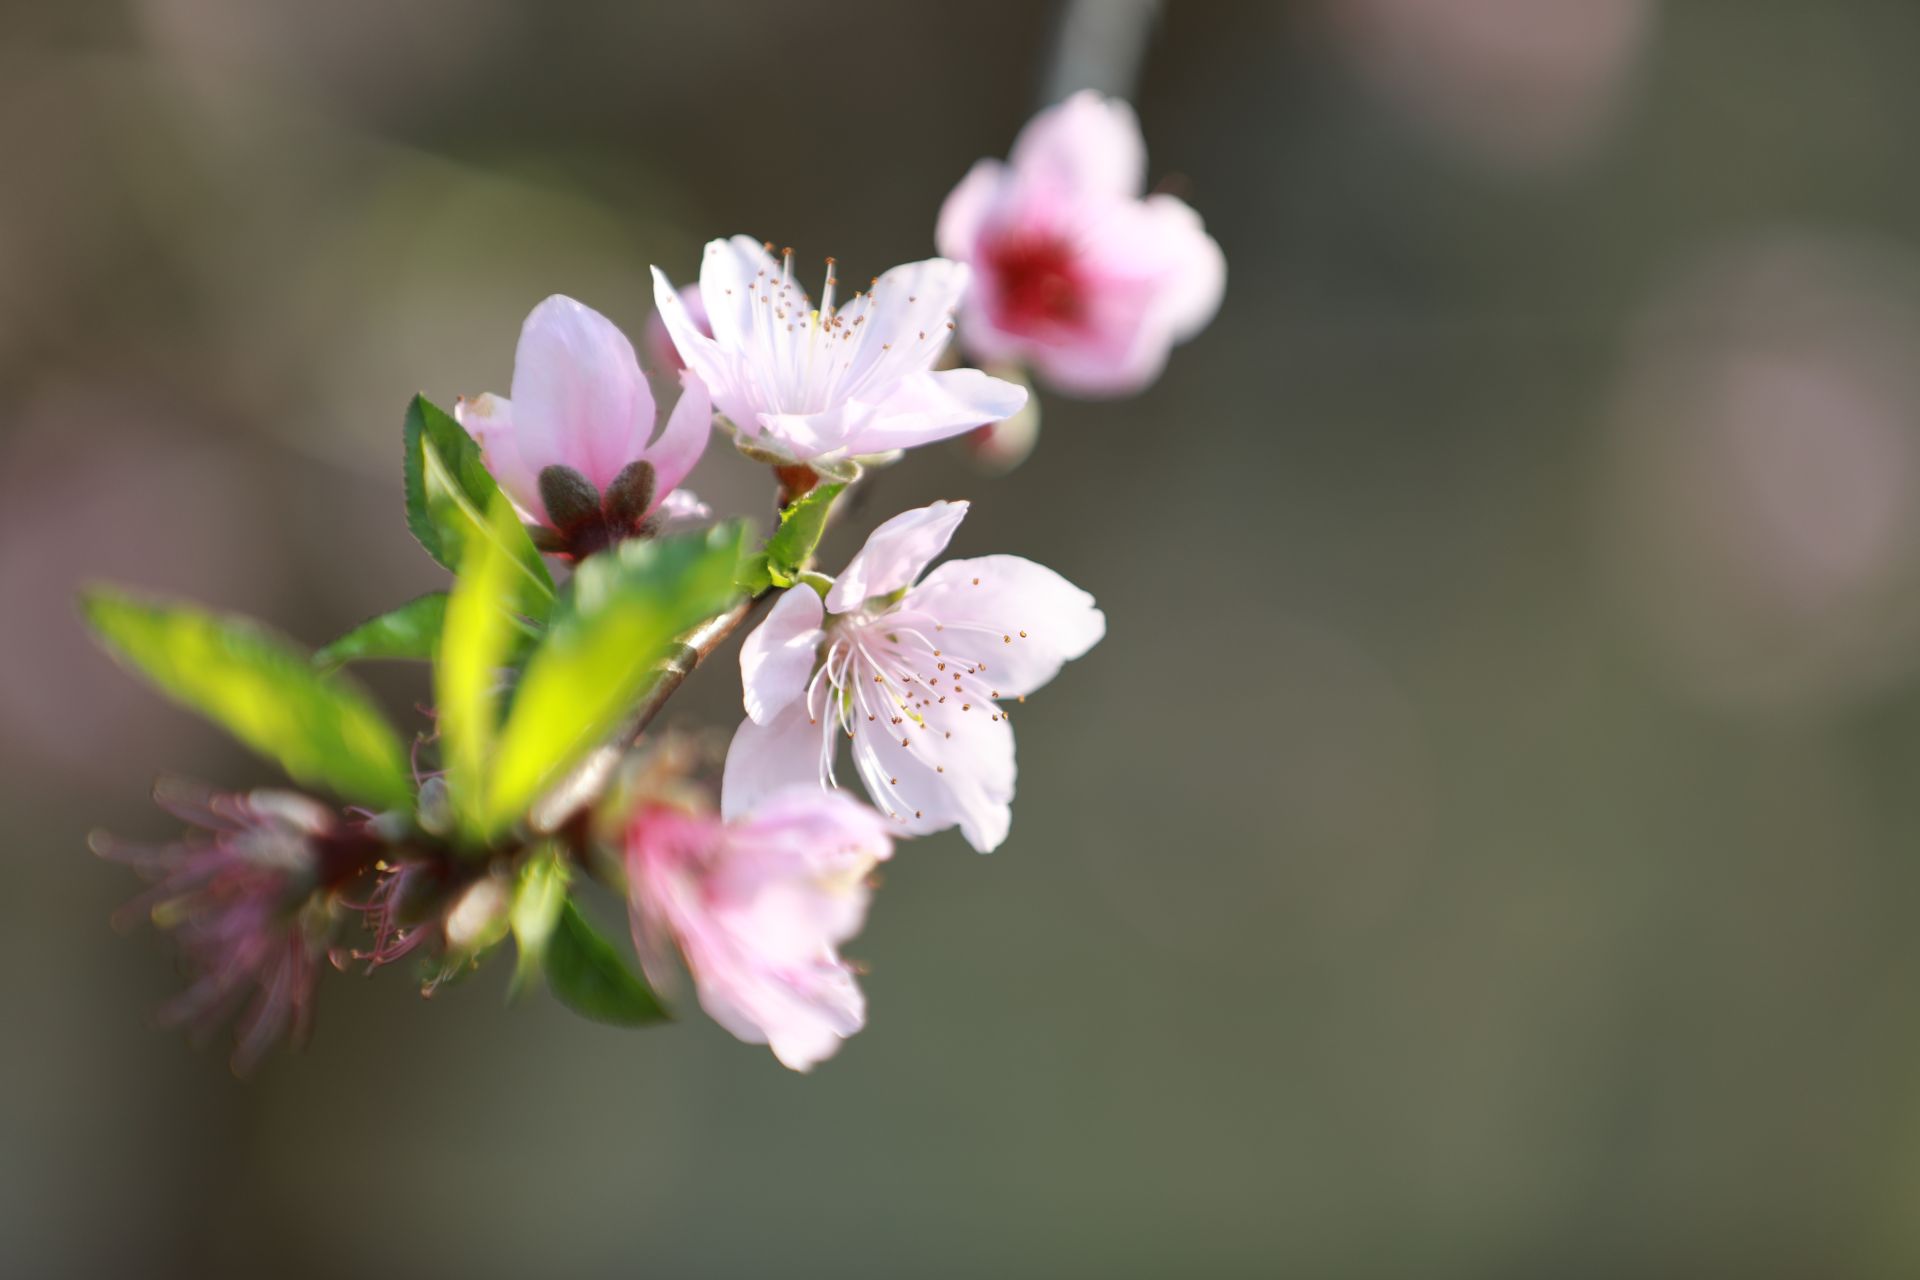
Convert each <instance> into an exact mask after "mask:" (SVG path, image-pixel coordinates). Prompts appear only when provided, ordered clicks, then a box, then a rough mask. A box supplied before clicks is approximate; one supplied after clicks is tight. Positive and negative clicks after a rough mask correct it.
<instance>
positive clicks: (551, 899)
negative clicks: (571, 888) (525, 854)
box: [508, 846, 568, 995]
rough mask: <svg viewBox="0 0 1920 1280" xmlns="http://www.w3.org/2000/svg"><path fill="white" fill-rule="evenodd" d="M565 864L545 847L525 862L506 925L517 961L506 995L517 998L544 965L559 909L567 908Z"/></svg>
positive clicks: (556, 852) (557, 855)
mask: <svg viewBox="0 0 1920 1280" xmlns="http://www.w3.org/2000/svg"><path fill="white" fill-rule="evenodd" d="M567 879H568V875H567V864H566V861H565V859H563V858H562V857H561V856H560V852H559V850H558V849H555V848H553V847H552V846H548V847H547V848H545V849H542V850H541V851H540V852H538V853H536V854H535V855H534V856H533V857H531V858H529V859H527V861H526V863H525V864H524V865H523V866H522V867H521V868H520V882H519V884H518V885H516V886H515V888H514V892H513V910H512V911H511V913H510V914H509V915H508V923H510V924H511V925H512V926H513V941H514V946H515V948H516V950H517V951H518V953H519V955H518V959H517V960H516V961H515V964H514V967H513V984H512V986H511V987H510V988H509V994H511V995H518V994H519V993H520V992H521V991H523V990H525V989H526V986H527V984H528V983H529V982H531V981H532V980H533V979H534V978H535V977H537V976H538V975H539V973H540V971H541V969H542V968H543V967H544V966H545V963H546V954H547V944H548V942H550V941H551V940H552V938H553V931H554V929H555V927H556V926H558V924H559V923H560V912H561V909H562V908H564V907H565V906H566V905H567Z"/></svg>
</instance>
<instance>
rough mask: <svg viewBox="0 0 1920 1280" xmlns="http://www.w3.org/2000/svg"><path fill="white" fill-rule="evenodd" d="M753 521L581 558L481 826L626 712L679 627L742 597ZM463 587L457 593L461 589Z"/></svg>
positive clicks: (522, 702)
mask: <svg viewBox="0 0 1920 1280" xmlns="http://www.w3.org/2000/svg"><path fill="white" fill-rule="evenodd" d="M743 534H744V527H743V526H741V525H739V524H737V523H736V524H730V525H722V526H720V527H719V528H716V529H713V530H710V531H708V532H706V533H704V534H686V535H683V536H681V537H677V538H662V539H658V540H653V541H638V540H636V541H630V542H624V543H621V544H619V545H618V546H615V547H613V548H610V549H609V550H607V551H604V552H601V553H600V554H598V555H595V556H592V557H591V558H589V559H587V560H586V561H584V562H582V563H581V565H580V568H579V570H578V571H577V572H576V573H575V574H574V578H573V584H572V593H571V598H570V599H569V600H568V602H567V604H566V605H565V607H563V608H562V609H561V610H560V611H559V612H557V613H556V614H555V615H554V616H553V618H552V621H551V623H550V625H549V626H548V629H547V634H546V636H545V638H544V639H543V640H542V641H541V643H540V645H539V647H537V648H536V649H535V650H534V652H533V655H532V657H530V658H528V659H527V665H526V670H525V673H524V674H523V675H522V676H521V680H520V687H519V690H518V692H517V693H516V695H515V697H514V701H513V709H512V711H511V712H510V713H509V715H508V718H507V723H506V726H505V727H504V728H503V729H502V730H501V733H500V740H499V744H498V747H497V750H496V752H495V758H494V763H493V771H492V774H491V781H490V784H489V786H488V788H487V796H486V802H485V819H484V827H485V829H486V830H488V831H489V832H491V831H497V830H499V829H500V828H502V827H504V826H506V825H507V824H508V823H511V822H513V821H514V820H516V819H517V818H519V817H521V816H522V815H523V814H524V813H525V811H526V809H527V808H528V806H530V805H531V804H532V803H533V802H534V801H535V800H537V799H538V798H539V797H540V795H541V794H542V793H543V792H545V791H546V790H547V788H549V787H551V786H552V785H553V784H555V783H556V782H558V781H559V780H560V779H561V778H562V777H564V776H565V775H566V773H567V771H568V770H569V769H571V768H573V766H574V765H575V764H577V763H578V762H579V761H580V759H581V757H583V756H584V755H586V754H587V752H589V751H591V750H593V748H595V747H597V746H599V745H600V744H601V743H602V742H604V741H605V740H606V739H607V737H608V736H609V735H610V734H612V733H613V732H614V730H615V729H616V728H617V727H619V725H620V724H621V723H622V722H623V721H624V720H625V719H626V717H627V715H628V713H629V712H630V711H631V710H632V708H633V707H634V705H635V703H636V702H637V700H638V698H639V695H640V694H641V692H642V691H643V690H644V689H645V688H646V686H647V684H648V682H649V681H651V680H652V679H653V676H654V674H655V671H656V669H657V668H658V666H659V663H660V661H661V660H662V659H663V658H665V657H667V656H668V655H669V654H670V653H671V652H672V651H673V645H674V641H675V639H676V637H678V636H679V635H680V633H682V632H683V631H686V630H688V629H689V628H691V627H693V626H694V625H695V624H697V623H699V622H702V621H704V620H705V619H707V618H709V617H711V616H713V615H714V614H717V613H720V612H722V611H724V610H725V609H726V608H728V607H729V606H730V605H731V604H732V603H733V602H734V600H735V599H736V598H737V593H736V591H735V588H734V585H733V572H734V566H735V564H736V562H737V560H738V558H739V550H740V541H741V538H742V536H743ZM455 594H456V596H457V595H458V591H457V590H456V593H455Z"/></svg>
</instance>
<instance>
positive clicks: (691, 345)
mask: <svg viewBox="0 0 1920 1280" xmlns="http://www.w3.org/2000/svg"><path fill="white" fill-rule="evenodd" d="M714 243H716V244H721V243H724V241H715V242H714ZM653 307H654V314H655V315H657V316H658V317H659V318H660V323H661V324H663V325H665V326H666V330H667V336H668V337H670V338H672V339H673V345H674V349H675V350H676V351H678V352H679V353H680V359H681V361H682V362H683V363H684V364H685V365H686V366H687V368H688V369H689V370H691V371H692V372H693V374H694V376H695V377H697V378H699V379H700V381H701V382H703V383H705V384H706V387H707V391H708V392H709V394H711V395H712V396H713V403H714V407H715V408H716V409H718V410H719V411H720V412H721V413H724V414H726V415H727V417H728V418H729V419H731V420H732V421H733V422H734V423H735V424H736V425H737V426H739V427H741V428H742V429H743V430H747V431H755V430H757V429H758V424H757V422H756V421H755V414H756V413H757V411H758V410H757V406H756V405H755V404H754V403H753V401H752V400H751V399H749V398H746V397H745V396H744V394H743V392H742V390H741V388H742V387H743V386H744V381H745V380H744V379H743V378H742V376H741V375H740V369H741V363H740V356H739V354H738V353H737V352H735V351H730V350H723V349H722V348H721V346H720V344H719V343H718V342H716V341H714V339H712V338H711V337H709V336H707V328H706V326H705V325H704V324H699V323H696V321H695V319H694V317H693V316H691V315H689V314H688V312H687V306H686V304H685V303H683V302H681V301H680V294H679V292H678V291H677V290H675V289H674V287H673V285H672V283H671V282H670V281H669V280H668V279H667V277H666V273H665V272H663V271H661V270H660V268H658V267H654V268H653Z"/></svg>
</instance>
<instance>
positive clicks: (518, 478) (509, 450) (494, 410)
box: [453, 395, 548, 524]
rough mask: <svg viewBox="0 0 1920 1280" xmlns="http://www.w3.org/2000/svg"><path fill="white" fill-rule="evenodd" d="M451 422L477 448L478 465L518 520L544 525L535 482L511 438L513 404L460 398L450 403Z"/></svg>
mask: <svg viewBox="0 0 1920 1280" xmlns="http://www.w3.org/2000/svg"><path fill="white" fill-rule="evenodd" d="M453 420H454V421H455V422H458V423H459V424H460V426H461V429H463V430H464V431H465V432H466V433H467V434H468V435H470V436H472V437H473V441H474V443H475V444H477V445H479V446H480V458H481V461H483V462H485V463H486V465H487V470H488V472H490V473H491V474H492V476H493V479H494V483H496V484H498V485H499V486H500V488H501V489H502V490H504V491H505V492H506V495H507V497H508V498H510V499H511V500H512V501H513V505H514V506H515V507H516V508H518V509H519V511H520V514H521V516H522V517H524V518H526V519H528V520H532V521H534V522H535V523H537V524H546V523H548V521H547V504H546V502H545V501H544V500H542V498H541V497H540V481H539V478H538V476H537V474H536V473H534V472H532V471H529V470H527V467H526V464H525V463H524V462H522V461H521V460H520V445H519V442H518V441H516V440H515V439H514V435H513V402H512V401H510V400H508V399H507V398H506V397H504V396H495V395H484V396H475V397H474V398H473V399H471V400H468V399H465V398H464V397H463V398H461V399H460V400H457V401H455V402H454V405H453Z"/></svg>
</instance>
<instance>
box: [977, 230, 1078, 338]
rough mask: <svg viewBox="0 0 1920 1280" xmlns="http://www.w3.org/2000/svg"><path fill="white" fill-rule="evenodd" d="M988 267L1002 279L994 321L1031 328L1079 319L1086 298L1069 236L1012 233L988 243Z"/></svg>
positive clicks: (1012, 327)
mask: <svg viewBox="0 0 1920 1280" xmlns="http://www.w3.org/2000/svg"><path fill="white" fill-rule="evenodd" d="M986 259H987V267H988V269H989V270H991V271H992V272H993V276H994V282H995V283H996V284H997V285H998V289H997V290H996V293H997V295H998V298H997V302H998V305H997V307H996V308H995V310H996V312H997V314H996V315H995V317H994V320H995V323H996V324H998V325H999V326H1000V327H1001V328H1002V329H1008V330H1012V331H1015V332H1032V331H1034V330H1039V329H1047V328H1053V327H1057V326H1060V325H1073V324H1078V323H1079V322H1080V319H1081V316H1082V315H1083V314H1084V312H1085V309H1086V307H1085V299H1084V294H1083V290H1082V288H1081V284H1080V274H1079V270H1078V268H1079V262H1078V258H1077V255H1076V254H1075V253H1074V251H1073V248H1072V246H1071V245H1069V244H1068V243H1067V242H1066V240H1064V239H1062V238H1061V237H1059V236H1053V235H1013V236H1006V237H1003V238H1001V239H998V240H995V241H993V242H992V243H991V244H989V245H988V246H987V252H986Z"/></svg>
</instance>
